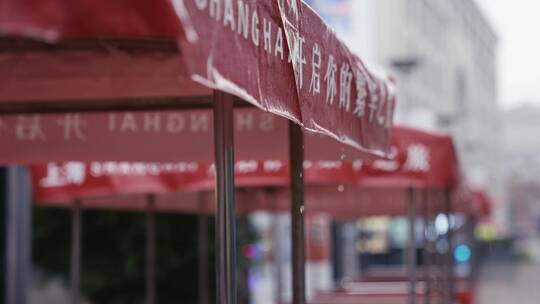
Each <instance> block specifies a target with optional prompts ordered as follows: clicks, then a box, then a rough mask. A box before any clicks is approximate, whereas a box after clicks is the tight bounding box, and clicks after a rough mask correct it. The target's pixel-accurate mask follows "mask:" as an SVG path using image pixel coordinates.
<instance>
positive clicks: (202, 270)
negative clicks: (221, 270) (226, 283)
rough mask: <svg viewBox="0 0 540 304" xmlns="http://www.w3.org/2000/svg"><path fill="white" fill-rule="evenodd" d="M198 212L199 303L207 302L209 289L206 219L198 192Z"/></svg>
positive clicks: (200, 195)
mask: <svg viewBox="0 0 540 304" xmlns="http://www.w3.org/2000/svg"><path fill="white" fill-rule="evenodd" d="M198 197H199V205H200V209H201V210H200V212H201V213H200V214H199V216H198V220H197V226H198V227H197V244H198V246H197V248H198V251H199V264H198V271H199V275H198V280H199V282H198V283H199V284H198V287H199V291H198V293H199V304H208V303H209V299H208V292H209V290H210V288H209V284H208V241H209V240H208V220H207V219H206V215H205V214H204V195H203V194H202V193H199V194H198Z"/></svg>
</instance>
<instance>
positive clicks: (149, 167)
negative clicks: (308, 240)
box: [32, 128, 469, 219]
mask: <svg viewBox="0 0 540 304" xmlns="http://www.w3.org/2000/svg"><path fill="white" fill-rule="evenodd" d="M415 134H419V136H418V137H415V136H414V135H415ZM400 135H401V136H403V138H400V137H398V136H400ZM394 136H395V138H394V147H395V148H396V153H395V159H394V160H390V161H380V160H374V161H371V162H367V161H359V160H333V161H324V160H323V161H320V160H319V161H311V160H310V161H306V162H305V164H304V167H305V180H306V184H307V185H308V186H307V187H306V197H307V200H308V204H307V211H311V212H324V213H330V214H332V215H333V216H335V217H338V218H343V219H346V218H355V217H359V216H368V215H403V214H405V213H406V211H407V209H406V202H407V201H408V199H409V192H408V190H409V188H411V187H420V188H422V189H428V188H429V189H439V190H443V189H446V188H454V187H456V184H455V183H456V179H457V178H458V176H457V175H456V174H457V171H458V170H457V167H458V164H457V160H456V159H455V156H454V152H453V146H452V144H451V140H449V138H448V137H446V136H443V135H433V134H428V133H424V132H419V131H414V130H411V129H401V128H396V130H395V132H394ZM317 138H319V139H322V138H321V137H312V138H310V139H309V140H308V141H307V144H306V145H307V146H306V147H307V149H308V151H309V143H310V142H312V143H314V145H315V146H317V147H321V146H324V144H320V143H319V144H318V145H317V144H316V142H317V141H318V139H317ZM156 146H160V145H159V144H156ZM267 146H272V144H270V145H267ZM419 146H421V147H422V148H421V149H420V148H419ZM330 147H331V146H330V145H326V149H330ZM411 147H413V148H414V149H411ZM415 149H416V150H418V149H420V150H422V149H425V151H423V152H422V153H420V154H422V155H421V156H418V155H415V156H411V155H409V154H410V153H416V154H418V153H419V152H418V151H413V150H415ZM445 149H446V150H445ZM238 150H241V149H238ZM315 150H316V151H320V150H318V149H315ZM308 154H309V153H308ZM436 154H441V155H446V157H442V156H441V157H440V156H439V155H436ZM333 155H334V156H335V155H336V154H335V153H334V154H333ZM411 157H412V158H415V160H414V162H413V161H412V160H410V158H411ZM448 162H450V163H448ZM452 162H453V163H452ZM434 170H439V171H440V172H433V171H434ZM32 178H33V185H34V194H35V198H36V200H37V201H40V202H64V205H66V206H67V205H69V203H70V202H72V201H73V200H75V199H83V198H91V197H104V196H113V195H123V194H139V195H146V194H147V193H156V194H163V196H164V198H163V199H164V200H165V201H170V200H171V199H170V198H171V197H175V196H174V194H172V193H175V192H181V191H184V192H185V191H187V192H193V191H211V190H212V189H213V187H214V175H213V169H212V167H211V163H210V162H174V163H128V162H120V163H115V162H92V163H82V162H67V163H50V164H49V165H48V166H43V165H36V166H32ZM235 178H236V185H237V186H238V187H239V188H243V189H244V190H242V191H241V193H242V196H239V198H238V202H239V203H238V205H239V208H240V211H241V212H252V211H256V210H288V207H289V205H288V204H289V196H288V190H286V189H284V188H286V187H288V184H289V169H288V163H287V162H286V161H282V160H262V161H257V160H248V161H237V164H236V174H235ZM275 188H278V190H275V191H274V196H269V194H268V191H266V190H261V189H275ZM279 189H281V190H279ZM459 193H460V192H459V191H457V192H455V194H454V198H453V199H454V201H455V202H456V203H455V204H454V206H453V207H454V210H455V211H457V212H468V202H469V201H468V200H467V199H466V198H462V197H461V196H460V195H458V194H459ZM419 194H421V193H420V192H419ZM439 194H440V193H439ZM242 197H244V198H245V199H242ZM270 199H272V201H270ZM443 199H444V197H443V196H442V195H438V196H437V197H430V198H429V200H430V202H434V201H435V200H437V201H438V202H439V203H441V204H442V202H443ZM107 200H108V201H109V202H110V204H111V206H110V207H111V208H116V207H117V206H125V204H123V203H121V202H117V201H116V200H115V199H113V198H109V199H107ZM242 200H244V201H245V203H243V202H242ZM118 201H126V199H118ZM178 201H182V202H181V203H178V205H182V206H169V205H167V204H164V205H163V206H164V207H163V208H165V209H164V210H165V211H168V210H169V211H182V212H189V211H193V210H195V211H197V210H198V209H197V204H198V203H197V202H196V201H195V202H193V203H189V202H185V201H184V200H183V199H178ZM188 201H189V200H188ZM204 204H205V206H206V207H205V208H204V210H206V212H212V210H213V207H212V206H213V201H212V199H209V200H208V201H207V202H205V203H204ZM171 205H174V204H171ZM99 206H106V204H105V203H100V204H98V207H99ZM144 206H145V204H144V203H142V205H139V204H137V203H136V204H134V207H133V208H134V209H138V208H144ZM160 206H161V205H159V204H158V209H159V208H160Z"/></svg>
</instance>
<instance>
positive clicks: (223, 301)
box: [214, 91, 237, 304]
mask: <svg viewBox="0 0 540 304" xmlns="http://www.w3.org/2000/svg"><path fill="white" fill-rule="evenodd" d="M233 109H234V97H233V96H232V95H229V94H227V93H223V92H219V91H215V92H214V149H215V166H216V204H217V206H216V210H217V211H216V248H217V256H216V259H217V260H216V262H217V263H216V267H217V269H216V281H217V282H216V286H217V292H216V303H218V304H236V299H237V294H236V293H237V288H236V285H237V283H236V216H235V200H234V199H235V195H234V188H235V187H234V117H233Z"/></svg>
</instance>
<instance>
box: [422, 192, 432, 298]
mask: <svg viewBox="0 0 540 304" xmlns="http://www.w3.org/2000/svg"><path fill="white" fill-rule="evenodd" d="M422 200H423V205H424V280H425V284H426V289H425V298H424V304H431V296H432V286H431V278H432V277H431V263H432V261H431V258H432V241H431V239H430V238H428V234H429V235H431V232H433V228H432V222H431V220H432V219H431V212H432V211H431V209H432V208H431V205H430V203H429V193H428V190H427V189H424V191H423V192H422Z"/></svg>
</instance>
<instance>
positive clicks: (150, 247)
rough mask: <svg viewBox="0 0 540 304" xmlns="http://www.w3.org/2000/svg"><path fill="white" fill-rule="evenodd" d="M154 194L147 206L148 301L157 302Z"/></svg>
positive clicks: (153, 303) (150, 196) (148, 197)
mask: <svg viewBox="0 0 540 304" xmlns="http://www.w3.org/2000/svg"><path fill="white" fill-rule="evenodd" d="M155 199H156V197H155V196H154V195H153V194H149V195H148V196H147V208H146V303H147V304H155V303H156V209H155Z"/></svg>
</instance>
